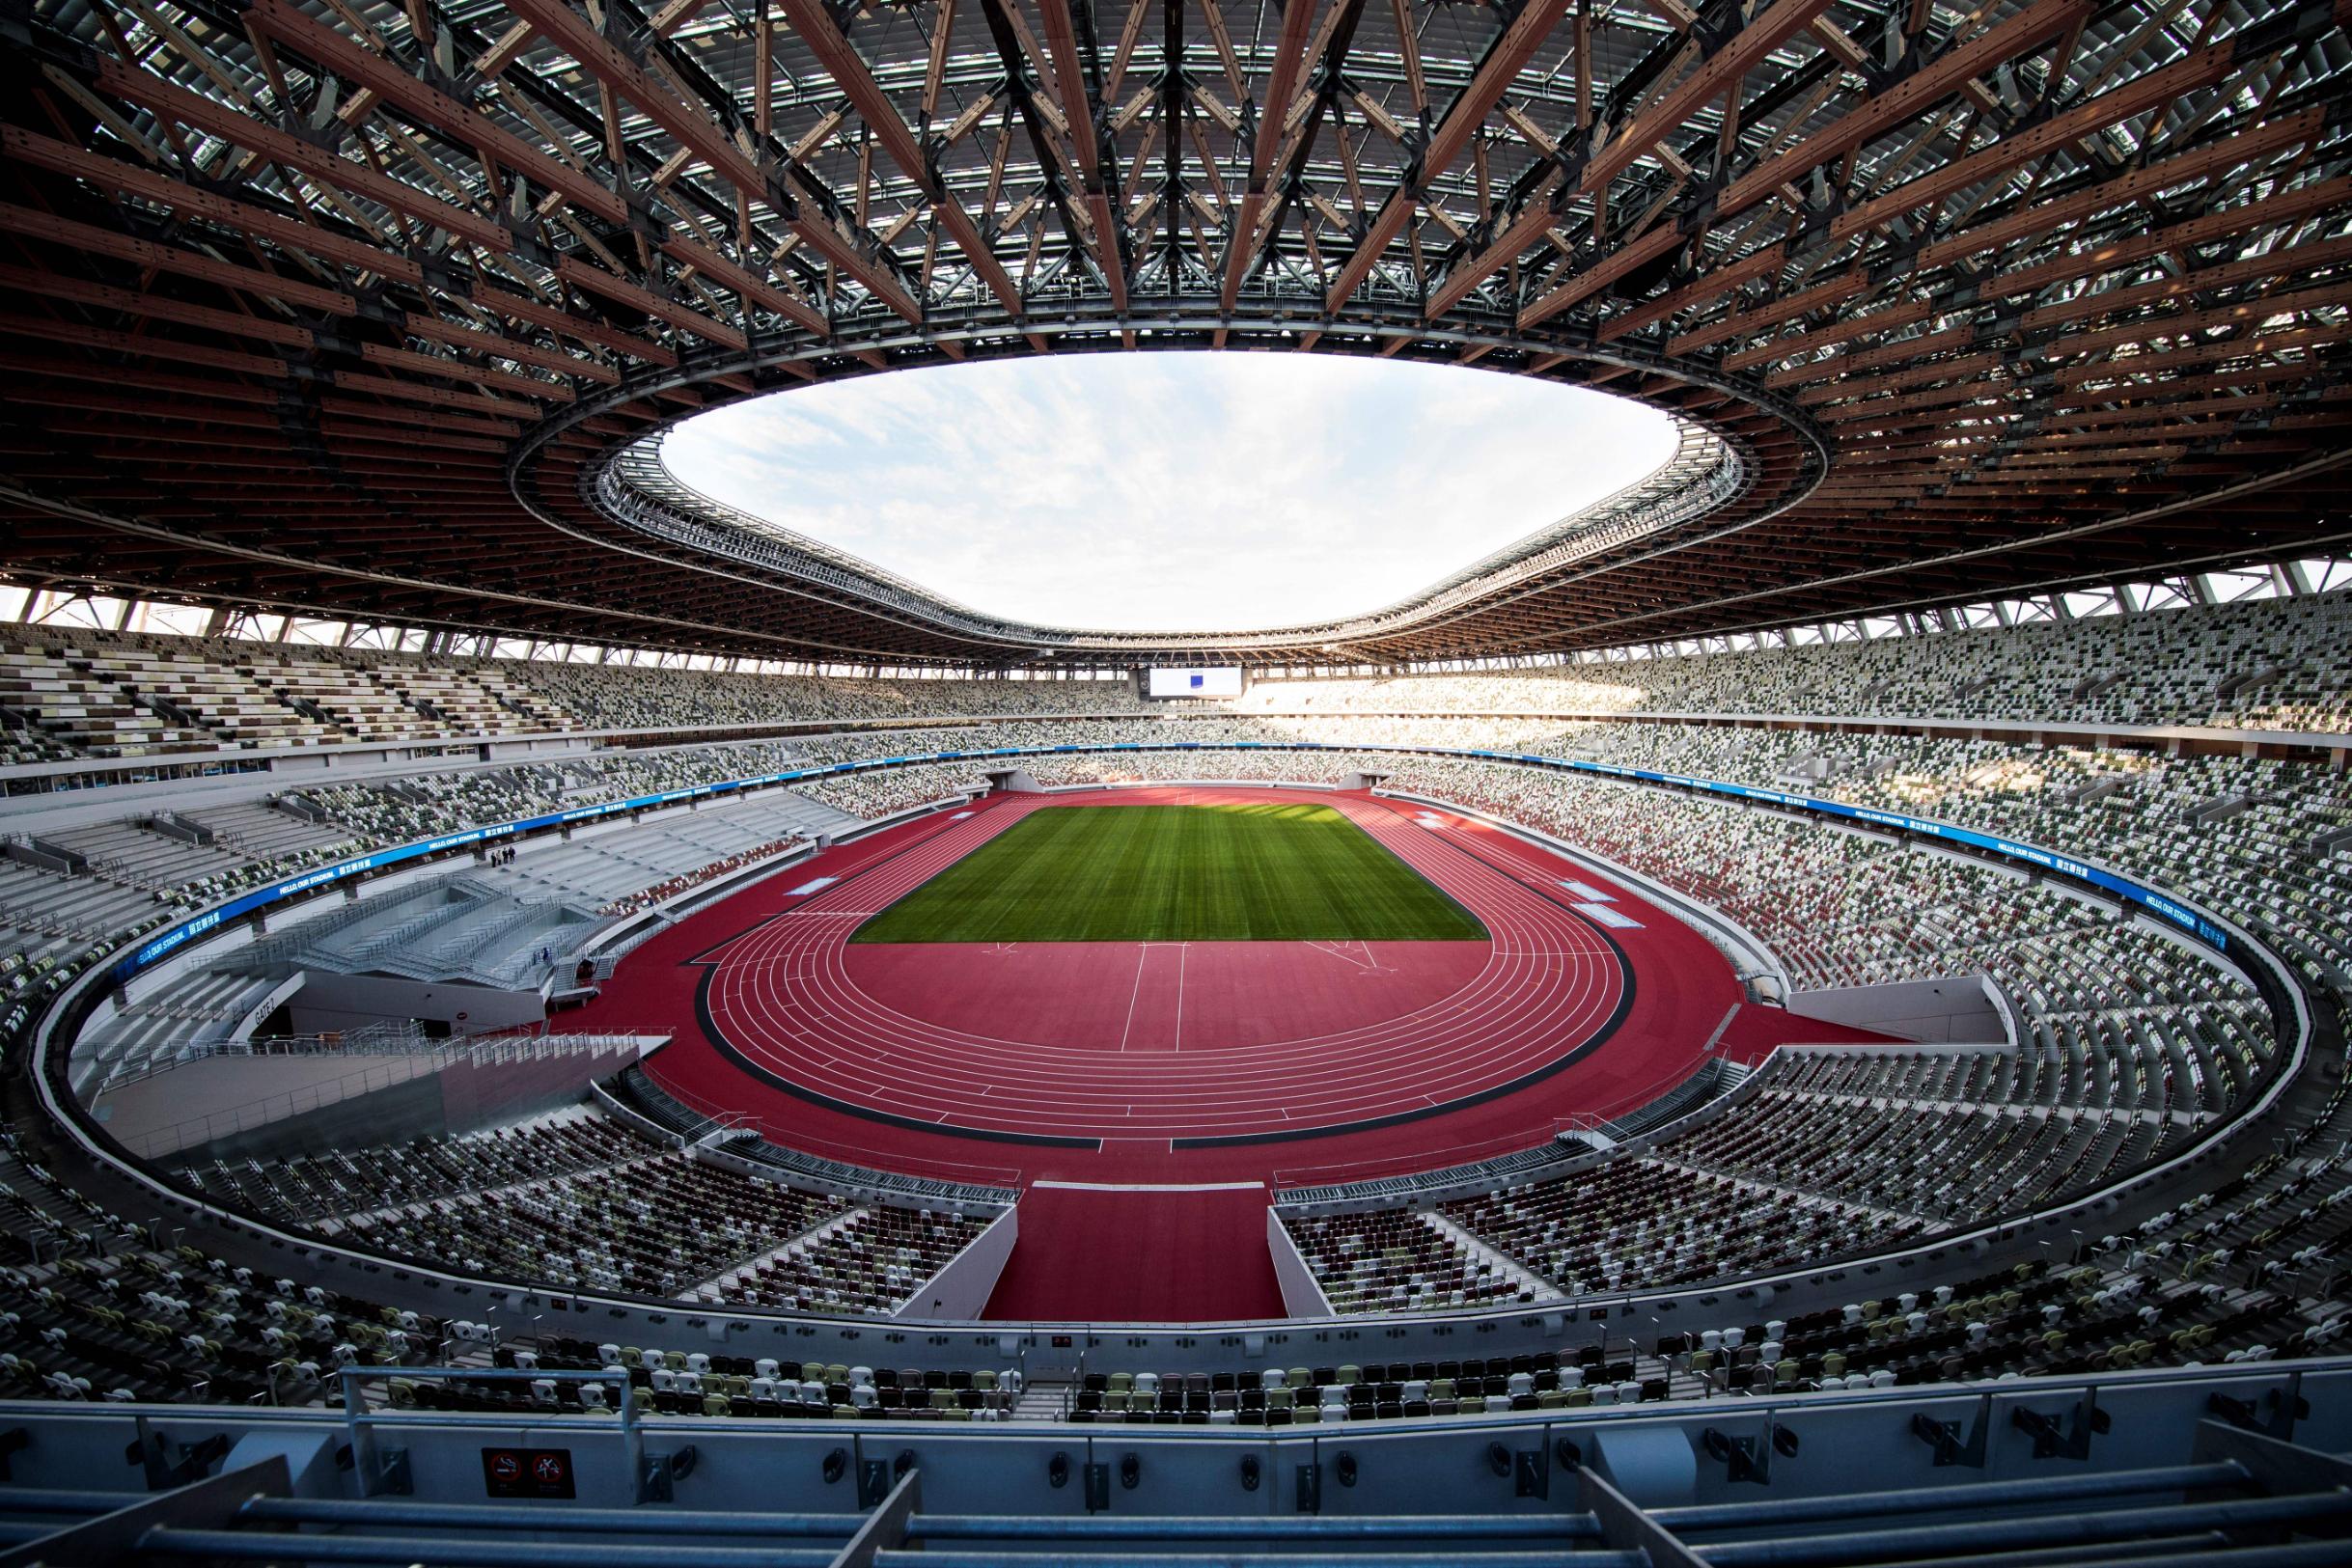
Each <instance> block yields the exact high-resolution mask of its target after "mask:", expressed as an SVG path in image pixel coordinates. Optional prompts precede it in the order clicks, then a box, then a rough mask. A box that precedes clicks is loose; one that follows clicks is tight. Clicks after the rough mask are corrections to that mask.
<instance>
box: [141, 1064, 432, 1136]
mask: <svg viewBox="0 0 2352 1568" xmlns="http://www.w3.org/2000/svg"><path fill="white" fill-rule="evenodd" d="M439 1064H440V1058H439V1057H437V1056H434V1055H431V1054H429V1053H419V1054H417V1055H415V1056H384V1057H344V1056H333V1055H319V1056H304V1057H202V1058H199V1059H196V1060H194V1061H189V1062H183V1063H181V1064H180V1066H177V1067H174V1068H171V1069H169V1070H168V1071H165V1072H159V1073H156V1074H155V1075H153V1076H152V1077H151V1078H143V1079H140V1080H139V1081H138V1082H136V1083H133V1084H126V1085H125V1086H124V1087H121V1088H119V1089H117V1090H115V1091H114V1092H113V1093H112V1094H109V1095H107V1096H106V1098H105V1099H104V1100H102V1101H100V1102H99V1104H98V1106H97V1116H98V1118H99V1119H100V1120H101V1121H102V1122H103V1123H104V1124H105V1127H106V1131H107V1132H108V1133H110V1134H112V1135H113V1136H114V1138H115V1139H116V1141H117V1142H121V1143H122V1144H123V1146H124V1147H125V1148H127V1149H129V1150H131V1151H132V1152H133V1153H140V1152H143V1151H145V1150H146V1149H148V1148H150V1147H152V1148H154V1149H156V1150H157V1151H158V1156H157V1157H160V1153H161V1151H162V1149H163V1145H164V1144H165V1143H171V1144H174V1145H175V1146H178V1145H181V1144H187V1143H200V1142H206V1141H207V1139H208V1137H211V1136H214V1134H215V1133H217V1134H220V1135H226V1134H227V1133H229V1132H231V1131H233V1130H235V1128H237V1127H238V1126H240V1125H243V1126H249V1127H258V1126H262V1125H264V1124H266V1123H268V1122H272V1121H280V1120H284V1119H286V1118H288V1117H291V1116H293V1115H295V1114H298V1113H299V1112H301V1111H303V1110H308V1109H312V1108H315V1107H317V1106H318V1105H320V1104H322V1103H341V1102H342V1101H344V1100H346V1099H349V1098H354V1097H356V1096H358V1095H362V1094H367V1093H371V1092H374V1091H377V1090H381V1089H383V1088H387V1087H393V1086H396V1085H399V1084H402V1083H405V1082H407V1081H408V1080H410V1079H413V1078H417V1077H420V1076H423V1075H427V1074H429V1073H431V1072H432V1071H433V1069H434V1068H435V1067H437V1066H438V1065H439ZM435 1100H436V1103H437V1100H438V1096H437V1095H436V1096H435ZM207 1122H210V1123H211V1125H210V1126H207V1125H204V1124H205V1123H207Z"/></svg>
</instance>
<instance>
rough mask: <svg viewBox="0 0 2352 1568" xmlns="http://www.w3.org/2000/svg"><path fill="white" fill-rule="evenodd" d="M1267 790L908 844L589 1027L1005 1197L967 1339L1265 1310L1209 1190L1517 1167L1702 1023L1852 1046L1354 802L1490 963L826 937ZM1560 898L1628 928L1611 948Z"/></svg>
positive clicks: (1268, 1292) (1003, 817) (1225, 1205)
mask: <svg viewBox="0 0 2352 1568" xmlns="http://www.w3.org/2000/svg"><path fill="white" fill-rule="evenodd" d="M1268 793H1270V792H1268V791H1253V790H1220V791H1204V790H1170V789H1148V790H1130V789H1121V790H1116V791H1103V792H1088V793H1087V794H1084V795H1078V796H1066V795H1055V796H1042V797H1040V796H997V797H993V798H991V799H989V800H987V801H984V802H982V803H981V804H980V805H979V806H978V807H976V808H975V809H974V810H973V811H971V812H956V813H954V814H952V815H951V814H945V813H943V814H940V815H936V816H932V817H927V818H922V819H918V820H917V821H915V822H912V823H909V824H905V825H902V826H900V827H897V828H893V829H890V830H887V831H886V832H884V833H881V834H877V835H875V836H873V837H872V838H870V839H863V840H860V841H859V842H857V843H855V844H850V845H844V846H841V847H838V848H836V849H833V850H829V851H827V852H825V853H824V854H822V855H820V856H818V857H816V859H815V860H813V861H809V862H804V863H802V864H800V865H798V866H795V867H790V868H789V869H788V870H786V871H784V872H782V873H780V874H778V875H775V876H772V877H770V878H768V879H766V880H764V881H762V882H761V883H759V884H756V885H754V886H752V887H750V888H748V889H746V890H744V891H743V892H741V893H739V894H733V895H732V896H730V897H728V898H726V899H724V900H722V901H720V902H719V903H717V904H716V905H714V906H712V907H711V908H709V909H707V910H704V911H700V912H698V913H696V914H695V915H693V916H691V917H689V918H688V919H687V920H686V921H684V922H681V923H680V924H679V925H678V926H677V927H675V928H673V929H672V930H670V931H668V932H665V933H664V934H663V935H661V936H659V937H656V938H654V939H653V940H652V941H650V942H648V943H647V944H646V945H645V946H643V947H642V948H640V949H637V951H636V952H635V953H633V954H632V955H631V956H630V957H629V958H628V960H627V961H625V962H624V963H623V965H622V966H621V970H620V972H619V973H618V974H617V975H616V976H615V977H614V978H613V979H612V980H611V981H609V982H607V984H606V986H605V990H604V995H603V996H602V997H601V998H600V999H599V1000H598V1001H597V1002H596V1003H595V1004H592V1007H591V1009H590V1017H589V1018H588V1019H586V1020H584V1021H583V1024H582V1027H588V1028H595V1027H599V1026H609V1027H613V1028H622V1027H629V1028H649V1027H658V1028H661V1029H665V1030H668V1031H671V1032H674V1033H675V1035H676V1039H675V1040H674V1042H673V1043H672V1044H671V1045H670V1046H669V1047H667V1048H666V1049H664V1050H663V1051H662V1052H661V1053H660V1054H659V1056H658V1057H656V1058H655V1059H653V1060H652V1062H651V1064H650V1071H651V1072H652V1074H653V1075H654V1076H655V1077H656V1078H657V1079H658V1080H660V1081H661V1082H662V1083H663V1084H664V1085H665V1086H666V1087H670V1088H672V1089H673V1090H675V1091H677V1092H678V1093H679V1094H680V1095H681V1096H682V1097H684V1098H686V1099H688V1100H689V1101H691V1102H694V1103H697V1104H702V1105H706V1106H714V1105H715V1106H725V1107H728V1108H730V1109H733V1110H736V1111H739V1112H741V1113H743V1114H746V1115H748V1116H749V1117H750V1118H751V1119H752V1120H754V1121H755V1122H757V1123H758V1124H760V1125H761V1127H762V1129H763V1130H764V1131H765V1132H766V1133H767V1134H768V1136H770V1137H772V1138H774V1139H776V1140H777V1141H778V1142H787V1143H789V1144H791V1145H793V1146H795V1147H799V1148H804V1149H808V1150H810V1151H812V1152H815V1153H820V1154H827V1155H831V1156H834V1157H836V1158H841V1159H845V1160H850V1161H853V1162H857V1163H861V1164H867V1165H873V1166H879V1167H882V1168H885V1169H900V1170H906V1171H909V1172H913V1173H918V1174H926V1175H949V1176H963V1177H966V1178H968V1179H974V1180H987V1181H995V1182H1000V1183H1017V1184H1019V1185H1020V1186H1022V1187H1023V1188H1024V1190H1025V1192H1027V1193H1030V1194H1031V1196H1026V1197H1024V1199H1023V1203H1022V1216H1021V1221H1022V1224H1021V1242H1020V1244H1019V1246H1018V1248H1017V1249H1016V1250H1015V1252H1014V1257H1013V1262H1012V1263H1011V1265H1010V1267H1008V1269H1007V1271H1006V1273H1005V1276H1004V1278H1003V1279H1002V1280H1001V1281H1000V1282H999V1285H998V1288H997V1293H996V1296H995V1298H994V1299H993V1300H992V1301H991V1302H990V1304H989V1315H990V1316H991V1317H1002V1318H1059V1319H1064V1320H1080V1321H1095V1322H1101V1321H1114V1320H1118V1319H1121V1318H1125V1319H1139V1320H1168V1319H1172V1318H1198V1319H1203V1320H1205V1319H1212V1318H1243V1317H1263V1316H1274V1315H1279V1314H1280V1310H1281V1307H1280V1302H1279V1299H1278V1298H1277V1297H1276V1296H1275V1294H1274V1293H1273V1285H1272V1277H1271V1272H1270V1270H1268V1269H1266V1268H1264V1267H1263V1266H1262V1264H1263V1257H1264V1252H1265V1246H1264V1216H1263V1204H1264V1201H1265V1192H1266V1188H1265V1187H1260V1188H1259V1189H1258V1190H1256V1191H1255V1192H1252V1191H1245V1190H1235V1189H1231V1188H1227V1189H1223V1190H1220V1191H1217V1192H1215V1193H1214V1194H1207V1193H1204V1192H1202V1191H1199V1190H1198V1189H1200V1188H1201V1187H1202V1186H1203V1184H1210V1183H1231V1182H1242V1183H1262V1184H1266V1185H1267V1186H1269V1187H1270V1186H1271V1185H1274V1184H1277V1183H1278V1182H1279V1183H1284V1184H1295V1183H1298V1182H1304V1181H1314V1180H1336V1179H1348V1178H1354V1177H1361V1176H1368V1175H1374V1174H1383V1173H1392V1172H1396V1171H1401V1170H1410V1169H1422V1168H1425V1167H1430V1166H1437V1165H1445V1164H1450V1163H1454V1162H1457V1161H1461V1160H1468V1159H1476V1158H1480V1157H1481V1156H1483V1155H1489V1154H1495V1153H1500V1152H1502V1151H1504V1150H1506V1149H1510V1148H1517V1147H1524V1146H1526V1145H1528V1144H1530V1143H1534V1142H1541V1141H1543V1140H1544V1139H1545V1138H1548V1137H1549V1136H1551V1134H1552V1132H1553V1131H1554V1130H1555V1128H1556V1127H1557V1126H1558V1124H1559V1123H1560V1122H1561V1121H1562V1120H1563V1118H1566V1117H1569V1116H1572V1115H1577V1114H1598V1115H1608V1114H1615V1113H1619V1112H1622V1111H1626V1110H1630V1109H1632V1108H1633V1107H1634V1106H1637V1105H1639V1104H1642V1103H1644V1102H1646V1100H1648V1099H1650V1098H1652V1097H1653V1096H1654V1095H1656V1094H1657V1093H1658V1092H1660V1091H1661V1090H1663V1089H1664V1088H1665V1087H1669V1086H1670V1085H1672V1084H1673V1083H1674V1082H1675V1081H1676V1080H1678V1079H1680V1078H1681V1077H1683V1076H1684V1075H1686V1074H1687V1073H1688V1072H1690V1071H1691V1069H1692V1068H1693V1067H1695V1066H1696V1065H1697V1064H1698V1062H1699V1060H1700V1059H1701V1057H1702V1052H1703V1049H1704V1047H1705V1044H1706V1042H1707V1041H1708V1039H1709V1038H1710V1037H1712V1036H1715V1035H1716V1034H1717V1033H1718V1032H1721V1034H1722V1038H1723V1043H1724V1046H1725V1048H1726V1049H1727V1050H1728V1051H1729V1053H1730V1054H1731V1055H1732V1057H1733V1058H1734V1059H1740V1060H1754V1059H1759V1058H1760V1057H1761V1056H1762V1055H1763V1054H1764V1053H1765V1052H1767V1051H1769V1050H1770V1049H1771V1047H1772V1046H1773V1045H1775V1044H1778V1043H1780V1042H1782V1041H1785V1040H1797V1039H1803V1040H1825V1039H1868V1038H1876V1036H1871V1035H1868V1034H1864V1033H1862V1032H1856V1031H1843V1030H1838V1029H1835V1028H1832V1027H1829V1026H1823V1025H1819V1024H1813V1023H1809V1022H1807V1021H1805V1020H1801V1019H1796V1018H1792V1017H1791V1016H1790V1015H1788V1014H1785V1013H1783V1012H1781V1011H1779V1010H1778V1009H1774V1008H1762V1007H1755V1006H1745V1007H1741V1006H1739V1003H1740V1000H1741V992H1740V989H1739V986H1738V984H1737V982H1736V980H1735V979H1734V978H1733V977H1732V975H1731V973H1730V971H1729V967H1728V966H1727V965H1726V964H1725V963H1724V961H1723V959H1722V957H1721V955H1720V954H1719V953H1717V952H1716V950H1715V949H1713V948H1712V947H1711V946H1710V945H1709V944H1708V943H1707V942H1706V941H1705V939H1704V938H1702V936H1700V935H1699V933H1698V932H1696V931H1694V930H1692V929H1691V928H1690V927H1688V926H1686V925H1684V924H1682V923H1681V922H1679V921H1676V920H1674V918H1673V917H1671V916H1668V915H1666V914H1664V913H1663V912H1662V911H1660V910H1658V909H1657V908H1656V907H1654V906H1653V905H1650V904H1648V903H1647V902H1646V901H1645V900H1643V899H1641V898H1640V897H1639V896H1638V895H1636V894H1633V893H1631V892H1629V891H1628V890H1626V889H1625V888H1623V887H1622V886H1620V885H1619V884H1617V883H1616V882H1615V881H1614V880H1612V879H1609V878H1607V877H1604V876H1601V875H1598V874H1595V873H1594V872H1592V871H1591V870H1590V869H1588V868H1586V867H1583V866H1582V865H1580V864H1576V863H1571V862H1568V861H1565V860H1563V859H1562V858H1561V857H1559V856H1556V855H1554V854H1552V853H1550V852H1549V851H1546V850H1543V849H1541V848H1539V847H1536V846H1535V845H1533V844H1530V843H1528V842H1527V841H1526V840H1523V839H1518V838H1516V837H1514V836H1512V835H1509V834H1508V833H1505V832H1503V831H1501V830H1499V829H1496V828H1493V827H1490V826H1488V825H1486V824H1484V823H1480V822H1478V821H1476V820H1474V819H1469V818H1464V817H1459V816H1456V815H1454V814H1453V813H1450V812H1424V811H1422V810H1421V809H1419V808H1416V807H1411V806H1407V805H1403V804H1402V803H1391V802H1387V801H1381V800H1376V799H1374V798H1372V797H1370V796H1369V795H1363V794H1328V795H1319V796H1317V797H1316V798H1317V799H1319V800H1322V801H1325V802H1327V803H1328V804H1330V805H1332V806H1334V807H1335V808H1337V809H1339V810H1341V811H1342V812H1346V813H1347V814H1348V815H1349V816H1350V817H1351V818H1353V819H1354V820H1355V821H1357V822H1358V823H1359V825H1361V826H1363V827H1364V829H1365V831H1367V832H1369V833H1370V834H1372V835H1373V837H1374V838H1375V839H1379V840H1380V841H1381V842H1382V843H1384V844H1386V845H1388V847H1390V848H1391V849H1392V850H1393V851H1394V852H1395V853H1397V855H1398V856H1399V858H1401V859H1403V860H1404V861H1405V862H1406V863H1407V864H1408V865H1411V866H1412V867H1415V868H1416V869H1417V870H1419V871H1421V872H1422V874H1424V875H1425V876H1427V877H1428V878H1429V879H1430V880H1431V881H1432V882H1433V883H1435V884H1436V885H1438V886H1439V887H1441V888H1443V889H1444V890H1445V891H1447V892H1448V893H1449V894H1453V896H1454V897H1456V898H1457V899H1459V900H1460V901H1461V902H1462V903H1463V905H1464V906H1465V907H1467V908H1469V909H1470V910H1471V911H1472V913H1474V914H1475V915H1477V916H1478V917H1479V918H1480V921H1482V922H1484V923H1485V924H1486V926H1487V929H1488V931H1489V932H1490V934H1491V935H1492V937H1493V941H1492V942H1491V943H1475V942H1473V943H1405V944H1385V943H1375V944H1371V945H1370V948H1369V949H1366V948H1362V947H1358V948H1355V949H1346V950H1342V949H1338V948H1337V947H1336V945H1332V944H1320V945H1316V944H1305V943H1296V944H1292V943H1208V944H1204V943H1194V944H1170V945H1158V944H1154V945H1148V946H1146V945H1139V944H1134V943H1085V944H1035V945H1027V946H1024V947H1021V948H1018V949H997V948H992V947H991V946H989V945H985V944H963V945H921V946H898V945H875V946H867V947H857V946H852V945H851V944H850V943H849V942H848V940H847V939H848V936H849V933H850V932H851V931H853V930H854V929H855V928H856V926H857V924H858V922H859V920H860V919H861V918H862V917H863V916H866V915H871V914H872V913H873V912H875V911H877V910H879V909H881V908H883V907H885V906H886V905H887V904H888V903H889V902H891V901H892V900H894V899H895V898H897V897H899V896H900V895H901V894H903V893H905V892H906V891H909V890H911V889H912V888H914V887H916V886H919V885H920V884H921V883H922V882H923V881H925V880H927V879H928V878H929V877H931V876H934V875H936V874H937V873H938V872H939V871H940V870H941V869H942V868H944V867H946V866H948V865H950V864H952V863H953V862H954V861H955V859H957V858H959V857H960V856H962V855H965V854H968V853H970V852H971V850H972V849H974V848H976V847H977V846H978V845H980V844H981V843H982V842H985V841H986V840H987V839H989V838H991V837H993V836H994V835H995V834H996V833H999V832H1002V831H1003V830H1004V829H1005V828H1007V827H1009V826H1010V824H1011V823H1012V822H1013V821H1015V820H1017V819H1018V817H1019V816H1020V815H1021V814H1023V813H1025V812H1029V811H1036V810H1067V809H1073V808H1075V807H1078V806H1081V805H1086V806H1095V805H1100V806H1111V807H1115V806H1117V805H1119V804H1146V803H1160V804H1165V803H1168V802H1171V801H1176V800H1209V799H1262V798H1265V796H1266V795H1267V794H1268ZM1286 798H1289V799H1296V798H1297V797H1296V795H1295V794H1289V795H1287V797H1286ZM1563 879H1566V880H1570V881H1575V882H1578V883H1582V884H1584V885H1585V886H1587V887H1589V888H1592V889H1595V890H1597V891H1599V892H1601V893H1602V894H1606V895H1607V901H1608V905H1609V907H1610V908H1611V909H1613V910H1615V911H1617V912H1619V914H1620V916H1621V917H1622V918H1624V919H1626V920H1630V921H1631V922H1635V923H1634V924H1633V925H1632V926H1630V927H1627V928H1622V929H1618V928H1612V929H1610V930H1609V931H1608V932H1607V935H1606V936H1605V937H1604V936H1603V934H1602V928H1601V926H1600V925H1598V924H1597V923H1595V922H1592V921H1591V920H1589V919H1587V917H1586V916H1584V915H1583V914H1580V913H1578V912H1576V911H1575V910H1574V909H1573V908H1571V907H1570V906H1571V905H1573V904H1576V903H1581V902H1586V901H1588V900H1587V899H1586V898H1585V897H1584V896H1583V895H1582V894H1577V893H1575V892H1572V891H1571V890H1570V889H1568V888H1566V887H1563V885H1562V884H1563ZM819 881H823V882H824V885H823V886H822V887H816V888H812V887H811V885H812V884H815V883H817V882H819ZM803 889H809V890H810V891H808V892H805V893H804V892H802V891H800V890H803ZM1735 1007H1737V1008H1738V1011H1737V1013H1736V1015H1733V1009H1734V1008H1735ZM1727 1018H1729V1027H1727ZM1122 1047H1123V1048H1122ZM1040 1140H1042V1142H1040ZM1039 1181H1044V1182H1048V1183H1081V1184H1088V1185H1087V1186H1085V1187H1083V1188H1080V1187H1068V1186H1053V1185H1049V1186H1047V1187H1045V1188H1042V1189H1034V1187H1033V1184H1035V1183H1038V1182H1039ZM1185 1188H1190V1189H1195V1190H1193V1191H1181V1190H1178V1189H1185ZM1139 1189H1141V1190H1139ZM1152 1189H1156V1190H1152ZM1120 1213H1123V1214H1124V1215H1125V1216H1126V1218H1125V1219H1124V1220H1122V1221H1115V1222H1114V1221H1107V1220H1106V1219H1105V1218H1104V1217H1105V1216H1106V1215H1109V1214H1120ZM1235 1259H1242V1260H1244V1261H1243V1262H1241V1263H1238V1264H1236V1263H1235V1262H1234V1261H1233V1260H1235Z"/></svg>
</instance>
